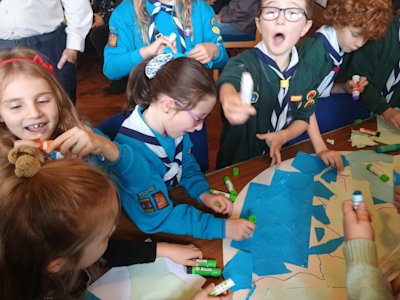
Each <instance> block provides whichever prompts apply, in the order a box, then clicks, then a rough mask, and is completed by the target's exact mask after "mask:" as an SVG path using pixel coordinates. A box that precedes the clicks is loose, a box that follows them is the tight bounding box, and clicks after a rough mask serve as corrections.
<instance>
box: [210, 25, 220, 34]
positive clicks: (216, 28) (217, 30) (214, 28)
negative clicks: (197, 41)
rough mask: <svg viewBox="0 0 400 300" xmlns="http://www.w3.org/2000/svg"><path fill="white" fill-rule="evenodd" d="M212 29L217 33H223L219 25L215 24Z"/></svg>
mask: <svg viewBox="0 0 400 300" xmlns="http://www.w3.org/2000/svg"><path fill="white" fill-rule="evenodd" d="M211 30H212V32H214V33H215V34H220V33H221V30H219V28H218V27H217V26H213V27H212V28H211Z"/></svg>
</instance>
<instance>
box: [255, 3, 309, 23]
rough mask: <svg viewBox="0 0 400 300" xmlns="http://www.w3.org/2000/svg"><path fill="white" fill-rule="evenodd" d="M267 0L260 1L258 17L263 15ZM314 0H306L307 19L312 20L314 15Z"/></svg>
mask: <svg viewBox="0 0 400 300" xmlns="http://www.w3.org/2000/svg"><path fill="white" fill-rule="evenodd" d="M265 2H267V1H266V0H259V1H258V9H257V17H260V16H261V11H262V8H263V7H265ZM313 7H314V0H304V9H305V11H306V18H307V20H312V16H313Z"/></svg>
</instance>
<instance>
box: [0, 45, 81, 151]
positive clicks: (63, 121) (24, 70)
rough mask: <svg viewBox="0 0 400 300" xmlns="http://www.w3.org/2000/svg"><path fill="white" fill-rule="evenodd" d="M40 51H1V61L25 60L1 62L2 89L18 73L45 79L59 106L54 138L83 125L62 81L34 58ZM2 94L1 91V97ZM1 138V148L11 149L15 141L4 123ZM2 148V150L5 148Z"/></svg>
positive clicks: (1, 128)
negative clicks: (62, 85)
mask: <svg viewBox="0 0 400 300" xmlns="http://www.w3.org/2000/svg"><path fill="white" fill-rule="evenodd" d="M37 55H39V53H37V52H35V51H33V50H29V49H20V48H17V49H14V50H11V51H7V52H0V62H1V61H5V60H9V59H18V58H22V59H23V60H15V61H10V62H7V63H4V64H0V91H2V90H4V88H5V87H6V86H7V85H8V84H9V83H10V82H11V81H12V80H13V79H14V78H15V77H16V76H18V75H21V74H22V75H25V76H32V77H37V78H41V79H44V80H45V81H46V82H47V83H48V84H49V86H50V88H51V90H52V92H53V93H54V95H55V100H56V103H57V107H58V113H59V121H58V124H57V127H56V130H55V132H54V133H53V136H52V138H55V137H57V136H58V135H60V134H61V133H63V132H65V131H67V130H68V129H71V128H73V127H74V126H78V127H81V126H82V125H81V122H80V121H79V117H78V113H77V111H76V109H75V107H74V105H73V104H72V102H71V100H70V99H69V97H68V95H67V93H66V92H65V91H64V89H63V88H62V87H61V85H60V83H59V82H58V80H57V79H56V77H55V76H54V74H52V73H51V72H50V71H49V70H48V69H47V68H45V67H43V66H42V65H40V64H38V63H36V62H35V61H34V60H33V59H34V57H35V56H37ZM39 56H40V55H39ZM1 97H2V94H1V92H0V99H1ZM0 138H1V142H0V143H1V146H0V147H1V148H3V149H4V147H5V150H6V151H7V150H10V149H11V148H10V145H12V142H13V141H15V139H16V137H14V136H13V135H12V134H11V132H10V130H9V129H8V128H7V126H6V125H5V124H4V123H1V124H0ZM3 149H0V150H3Z"/></svg>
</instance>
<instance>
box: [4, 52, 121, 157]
mask: <svg viewBox="0 0 400 300" xmlns="http://www.w3.org/2000/svg"><path fill="white" fill-rule="evenodd" d="M0 82H1V86H0V88H1V92H0V138H1V143H0V144H1V148H2V149H1V153H0V156H3V155H7V153H8V151H9V150H10V149H11V148H13V146H14V144H15V145H16V146H17V145H21V144H25V145H30V146H33V147H39V143H38V141H46V140H53V139H56V138H57V137H58V138H59V139H60V137H59V136H60V135H61V136H62V141H60V142H55V143H53V144H54V145H52V146H53V147H50V148H49V153H50V152H51V151H53V150H55V149H58V150H59V151H60V152H61V153H62V154H63V155H69V156H79V157H83V156H86V155H88V154H94V155H100V156H104V157H105V158H106V159H108V160H111V161H113V160H115V159H116V157H118V147H117V146H116V145H115V144H114V143H112V142H111V141H109V140H108V139H106V138H105V137H103V136H101V135H98V134H96V133H95V132H93V131H92V130H91V129H90V128H89V127H87V126H85V125H83V124H82V123H81V122H80V120H79V118H78V114H77V112H76V109H75V107H74V106H73V105H72V102H71V101H70V100H69V98H68V96H67V94H66V93H65V91H64V90H63V89H62V87H61V85H60V84H59V83H58V81H57V79H56V78H55V77H54V74H53V69H52V66H51V65H49V64H47V63H45V62H44V61H43V60H42V58H41V57H40V56H39V55H38V54H37V53H36V52H35V51H32V50H27V49H15V50H11V51H10V52H1V53H0ZM66 137H68V141H66ZM61 142H65V143H63V144H62V145H61ZM72 146H73V147H72ZM93 159H96V157H95V156H93ZM96 162H98V163H101V160H99V159H96Z"/></svg>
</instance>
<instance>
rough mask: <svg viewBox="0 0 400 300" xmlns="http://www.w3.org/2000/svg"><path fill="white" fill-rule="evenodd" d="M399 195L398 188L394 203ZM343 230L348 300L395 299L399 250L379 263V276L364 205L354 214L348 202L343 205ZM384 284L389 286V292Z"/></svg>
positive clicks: (398, 290) (370, 229) (398, 247)
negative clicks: (390, 286) (390, 287)
mask: <svg viewBox="0 0 400 300" xmlns="http://www.w3.org/2000/svg"><path fill="white" fill-rule="evenodd" d="M399 193H400V186H397V187H396V191H395V195H394V197H395V202H399V201H400V196H399V195H400V194H399ZM343 228H344V236H345V240H346V243H345V246H344V257H345V260H346V291H347V296H348V298H349V300H358V299H374V300H380V299H382V300H383V299H385V300H387V299H394V297H393V296H392V294H393V295H395V297H397V295H398V294H399V292H400V284H399V282H400V281H399V273H400V272H399V264H398V260H399V254H400V246H397V247H395V248H394V249H393V250H392V251H391V252H390V253H388V254H387V255H385V257H384V258H383V259H382V261H381V262H380V268H381V269H382V270H383V274H382V271H381V270H379V268H378V258H377V253H376V246H375V243H374V229H373V227H372V225H371V214H370V212H369V211H368V208H367V205H366V203H361V204H360V206H359V207H358V209H357V210H354V209H353V204H352V202H351V201H350V200H348V201H345V202H343ZM387 281H390V282H391V284H392V290H391V291H390V289H389V283H388V282H387ZM395 299H397V298H395Z"/></svg>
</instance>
